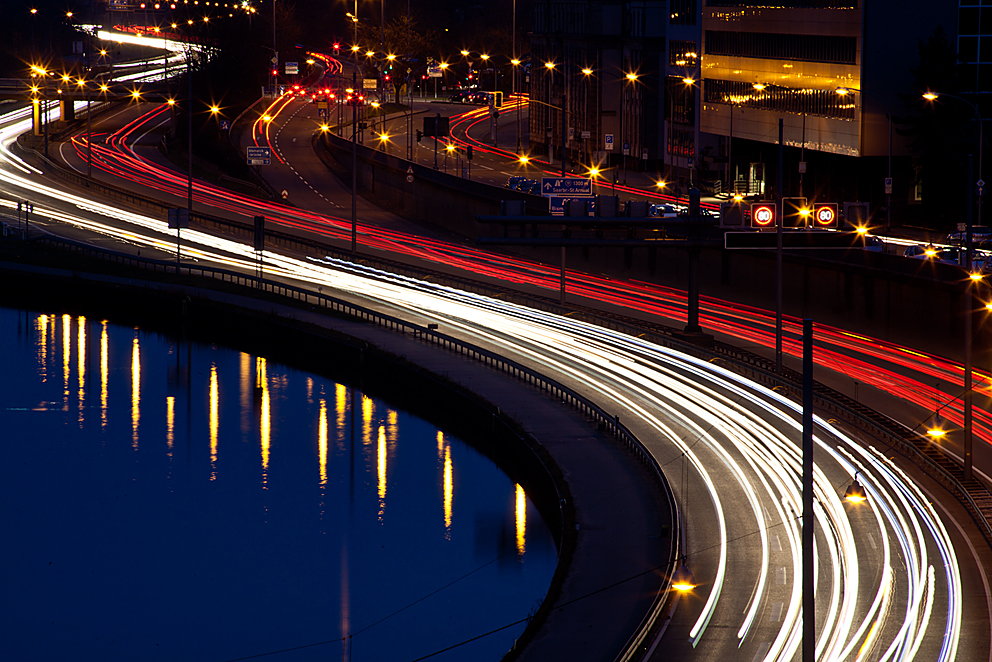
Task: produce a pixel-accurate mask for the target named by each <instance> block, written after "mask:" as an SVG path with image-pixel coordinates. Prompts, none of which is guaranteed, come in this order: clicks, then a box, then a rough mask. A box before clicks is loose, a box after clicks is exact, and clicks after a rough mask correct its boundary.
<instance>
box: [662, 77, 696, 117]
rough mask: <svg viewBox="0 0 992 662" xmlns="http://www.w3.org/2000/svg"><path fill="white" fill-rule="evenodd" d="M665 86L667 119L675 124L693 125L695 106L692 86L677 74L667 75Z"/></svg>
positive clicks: (694, 93) (694, 92) (694, 91)
mask: <svg viewBox="0 0 992 662" xmlns="http://www.w3.org/2000/svg"><path fill="white" fill-rule="evenodd" d="M665 87H667V88H668V108H667V109H666V110H668V111H669V113H668V119H669V120H670V121H672V122H675V123H677V124H688V125H689V126H694V125H695V119H696V106H695V96H696V90H695V88H694V87H691V86H689V85H686V84H685V83H684V82H682V78H681V77H679V76H669V77H668V78H667V79H666V82H665Z"/></svg>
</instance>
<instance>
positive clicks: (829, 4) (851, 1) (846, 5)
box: [706, 0, 858, 9]
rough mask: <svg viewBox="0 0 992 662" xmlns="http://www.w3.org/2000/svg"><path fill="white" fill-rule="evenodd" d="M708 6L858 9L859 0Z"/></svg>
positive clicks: (709, 0)
mask: <svg viewBox="0 0 992 662" xmlns="http://www.w3.org/2000/svg"><path fill="white" fill-rule="evenodd" d="M706 6H707V7H750V8H755V9H758V8H770V9H857V7H858V1H857V0H706Z"/></svg>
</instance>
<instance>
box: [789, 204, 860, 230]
mask: <svg viewBox="0 0 992 662" xmlns="http://www.w3.org/2000/svg"><path fill="white" fill-rule="evenodd" d="M812 213H813V210H812V209H807V208H806V207H803V208H802V209H800V210H799V215H800V216H809V215H810V214H812ZM867 231H868V229H867V228H865V232H867Z"/></svg>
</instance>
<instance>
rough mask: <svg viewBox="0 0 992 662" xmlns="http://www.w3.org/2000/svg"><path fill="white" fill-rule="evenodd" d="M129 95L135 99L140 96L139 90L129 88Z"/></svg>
mask: <svg viewBox="0 0 992 662" xmlns="http://www.w3.org/2000/svg"><path fill="white" fill-rule="evenodd" d="M131 96H132V97H133V98H134V99H137V98H138V97H140V96H141V92H139V91H138V90H131Z"/></svg>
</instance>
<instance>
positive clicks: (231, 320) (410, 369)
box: [0, 244, 663, 660]
mask: <svg viewBox="0 0 992 662" xmlns="http://www.w3.org/2000/svg"><path fill="white" fill-rule="evenodd" d="M0 246H3V244H0ZM9 246H10V245H9V244H7V247H9ZM20 247H21V249H25V248H27V247H26V246H25V245H24V244H21V246H20ZM32 248H34V250H31V249H28V250H26V251H25V250H17V251H15V253H17V255H15V256H12V255H11V254H10V252H9V251H8V250H3V249H2V248H0V260H8V259H9V258H11V257H14V260H13V261H11V262H0V273H7V274H8V275H9V276H11V277H12V279H13V283H11V284H16V286H14V287H6V288H4V291H3V294H2V295H0V304H2V305H7V306H11V307H16V308H21V309H25V308H28V309H33V310H38V309H39V308H41V307H43V306H44V305H45V304H46V303H47V304H48V305H49V306H56V307H58V308H59V309H60V310H59V311H58V312H60V313H62V312H71V311H74V312H80V313H82V312H85V313H86V314H87V315H88V316H94V315H95V313H99V314H105V315H107V317H108V318H109V319H113V321H115V322H124V323H137V324H140V325H142V326H143V327H147V328H149V329H151V330H159V331H165V332H167V333H174V334H179V335H180V336H181V337H189V336H190V335H198V336H204V335H206V336H207V337H206V338H203V339H201V338H199V337H197V338H190V339H194V340H202V341H203V342H219V343H221V344H224V345H227V346H230V347H232V348H237V349H242V350H244V351H251V353H254V354H261V355H265V356H266V357H267V358H269V359H270V360H274V361H278V362H281V363H284V364H286V365H289V366H291V367H294V368H298V369H303V370H307V371H311V372H315V373H318V374H322V375H325V376H326V375H328V374H329V373H331V374H334V378H335V379H340V380H342V381H346V382H347V383H349V384H361V383H364V380H365V379H368V378H371V381H372V382H374V383H375V389H374V391H375V393H376V395H377V397H383V398H384V399H386V400H387V401H389V400H390V399H392V400H394V401H402V402H403V403H404V404H403V405H402V406H403V407H404V408H406V409H409V410H411V411H415V412H418V415H421V414H422V412H424V411H428V410H438V409H439V407H438V406H437V398H435V397H433V396H430V397H428V396H426V394H428V393H434V392H435V391H436V389H438V388H441V389H443V390H444V391H445V393H446V394H447V395H446V396H445V402H451V403H455V402H457V403H458V404H457V405H454V406H449V407H447V410H448V412H447V414H446V415H445V416H444V417H443V419H444V421H445V425H446V426H447V427H449V429H454V432H453V433H454V434H456V435H457V436H459V437H461V438H463V439H465V440H466V442H467V443H470V444H471V445H473V447H474V448H476V450H479V451H480V452H482V453H483V454H484V455H486V456H487V457H490V458H491V459H492V460H493V461H494V462H495V463H496V464H497V465H498V466H499V467H500V469H501V470H503V471H504V472H506V473H507V475H508V476H510V478H511V479H513V480H514V481H515V482H518V483H520V484H521V485H522V486H523V487H524V489H525V491H526V492H527V494H528V496H530V497H531V499H532V502H533V503H534V504H535V506H536V507H537V509H538V511H539V512H540V513H541V516H542V518H543V519H544V520H545V522H546V523H547V524H548V527H549V529H550V530H551V531H552V533H553V535H554V538H555V542H556V545H557V546H558V551H559V554H558V563H557V565H556V569H555V573H554V575H553V577H552V579H551V582H550V584H549V588H548V592H547V594H546V595H545V597H544V599H543V601H542V602H541V605H540V607H539V608H538V609H537V610H536V611H534V612H533V613H532V614H529V615H528V618H527V623H528V624H527V626H526V628H525V630H524V632H523V633H522V634H521V636H520V637H519V638H518V639H517V642H516V643H515V645H514V647H513V648H512V649H511V650H510V651H508V652H507V653H506V655H505V656H504V658H503V659H504V660H514V659H517V658H519V657H521V656H524V657H526V656H525V655H523V654H524V652H525V651H526V648H527V645H528V643H529V642H530V641H532V640H533V639H534V638H535V637H537V636H538V635H539V634H540V635H541V636H542V637H546V636H547V632H546V631H542V629H543V628H544V626H545V623H546V621H547V618H548V616H549V614H550V612H551V611H552V610H554V609H555V608H556V603H557V602H558V598H559V596H560V594H561V591H562V587H563V585H564V583H565V581H566V579H567V578H568V575H569V572H570V570H571V566H572V558H573V555H574V553H575V550H576V542H577V537H578V531H579V526H578V525H577V524H576V521H577V520H576V513H575V510H574V504H573V499H572V496H571V491H570V487H569V485H568V481H567V480H566V478H565V476H564V475H563V474H562V471H561V469H560V468H559V467H558V465H557V463H556V462H555V459H554V457H553V456H552V454H551V453H549V452H548V449H547V448H546V447H545V446H544V445H542V444H541V442H540V440H538V439H535V438H534V437H533V436H532V435H530V434H528V433H526V432H525V430H524V429H523V426H522V425H521V424H520V423H519V422H518V421H516V420H514V419H513V418H511V417H510V416H508V415H507V414H506V413H504V412H502V411H501V410H500V408H499V407H498V406H497V405H496V404H494V403H493V402H490V401H488V400H486V399H484V398H482V397H481V396H480V395H479V394H477V393H474V392H472V391H470V390H468V389H466V388H465V387H463V386H462V385H460V384H458V383H456V382H454V381H452V380H450V379H448V378H447V377H446V376H445V375H441V374H437V373H436V372H431V371H429V370H427V369H425V368H423V367H421V366H419V365H416V364H415V363H412V362H410V361H407V360H406V359H405V358H404V357H401V356H397V355H396V354H393V353H390V352H389V351H388V350H385V349H382V348H380V347H377V346H376V345H374V344H372V343H370V342H368V341H366V340H362V339H360V338H357V337H355V336H351V335H347V334H343V333H340V332H337V331H335V330H333V329H329V328H327V327H323V326H319V325H316V324H310V323H307V322H304V321H301V320H299V319H290V318H287V317H285V316H282V315H280V314H279V313H278V311H277V308H278V307H280V306H286V307H287V308H290V309H292V308H296V309H300V308H304V309H309V307H307V306H299V305H297V306H293V305H291V304H288V303H285V302H283V301H282V300H281V299H279V298H278V297H274V296H271V295H264V294H259V293H256V292H251V293H250V295H251V296H252V297H253V298H252V299H251V301H252V305H253V306H255V307H253V308H248V307H246V306H244V305H231V304H229V303H224V304H221V303H218V302H217V301H216V299H212V298H210V297H209V296H207V295H208V294H209V293H211V292H217V291H227V292H228V293H231V294H233V293H235V292H236V293H237V295H239V296H244V295H245V289H244V288H238V287H236V286H230V287H223V286H222V287H217V285H216V283H213V282H210V283H209V288H204V287H200V284H198V282H197V279H195V278H181V279H175V278H174V277H171V278H170V277H169V276H167V275H165V274H162V275H160V280H158V281H150V280H148V279H149V276H150V274H148V272H146V271H140V272H139V271H137V270H132V269H129V268H127V267H122V266H120V265H113V264H108V263H106V262H103V261H100V260H96V259H93V258H87V257H83V256H80V255H78V254H71V255H66V254H65V253H63V252H61V251H54V250H53V249H48V248H41V247H32ZM36 251H37V252H40V253H42V254H46V255H47V256H48V257H49V258H51V256H52V253H56V254H57V255H58V256H59V258H60V260H59V261H58V264H60V266H61V267H67V268H61V269H54V268H51V267H47V266H43V263H44V262H45V260H41V259H39V257H40V256H39V255H37V254H34V253H36ZM61 258H66V259H65V260H63V259H61ZM17 263H23V264H26V265H30V266H28V267H27V268H28V269H30V272H31V273H30V276H27V274H26V273H25V271H23V270H21V269H23V267H18V265H17ZM39 263H42V264H39ZM48 263H51V260H49V261H48ZM25 276H27V277H25ZM180 281H181V282H180ZM149 285H152V286H151V287H149ZM277 299H278V300H279V303H278V304H276V303H275V302H276V300H277ZM39 302H42V303H39ZM122 318H123V319H122ZM163 327H167V328H165V329H163ZM274 334H275V335H277V337H279V338H280V339H281V340H284V342H282V343H281V344H274V343H272V339H273V337H274ZM220 338H223V340H220ZM327 343H330V344H332V345H333V346H334V348H335V351H334V353H333V355H329V354H328V353H327V351H326V344H327ZM314 357H319V358H320V360H319V361H316V362H315V361H314ZM330 363H334V367H333V369H331V368H330ZM342 372H344V373H346V375H347V376H345V377H342V376H341V375H342ZM400 375H402V379H399V378H398V377H399V376H400ZM387 384H388V385H391V386H393V387H394V388H393V389H392V391H391V392H389V393H387V391H390V389H389V388H380V387H381V386H385V385H387ZM519 388H522V389H528V387H527V386H526V385H525V384H522V383H520V384H519ZM427 400H430V403H429V404H428V402H427ZM545 400H546V402H545V404H547V405H553V404H554V403H553V402H551V399H550V398H545ZM459 405H460V406H459ZM565 408H566V409H568V408H567V407H565ZM569 411H572V410H570V409H569ZM479 416H487V417H490V418H491V420H492V421H493V425H492V427H491V429H490V430H489V433H488V436H489V439H490V443H489V444H488V446H489V448H488V449H487V448H486V447H485V446H486V444H481V443H478V442H477V441H475V443H473V441H474V440H478V438H479V436H480V434H479V432H480V431H479V426H478V420H479ZM426 418H428V420H430V419H429V417H426ZM435 420H437V419H436V418H435ZM468 421H471V423H468ZM497 423H498V424H497ZM462 427H465V428H466V432H460V429H461V428H462ZM468 427H471V430H470V431H469V430H468V429H467V428H468ZM590 427H591V428H592V429H591V430H590V433H589V434H590V435H596V434H597V431H596V430H595V426H593V425H591V426H590ZM600 432H601V431H600ZM473 436H474V440H473V439H472V437H473ZM600 436H602V438H603V439H610V441H612V442H613V443H614V445H616V446H617V448H620V445H619V444H616V443H615V440H612V439H611V438H609V435H607V434H601V435H600ZM496 441H502V442H504V443H502V444H501V443H496ZM628 459H629V461H630V463H631V464H632V465H635V466H636V465H637V461H636V459H634V458H633V457H628ZM644 482H645V484H646V485H647V486H648V489H652V490H653V489H654V488H653V486H652V485H651V481H650V480H649V479H647V478H645V481H644ZM656 498H657V499H663V497H662V496H661V495H656ZM645 610H646V609H645ZM562 635H564V636H567V634H566V633H562Z"/></svg>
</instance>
